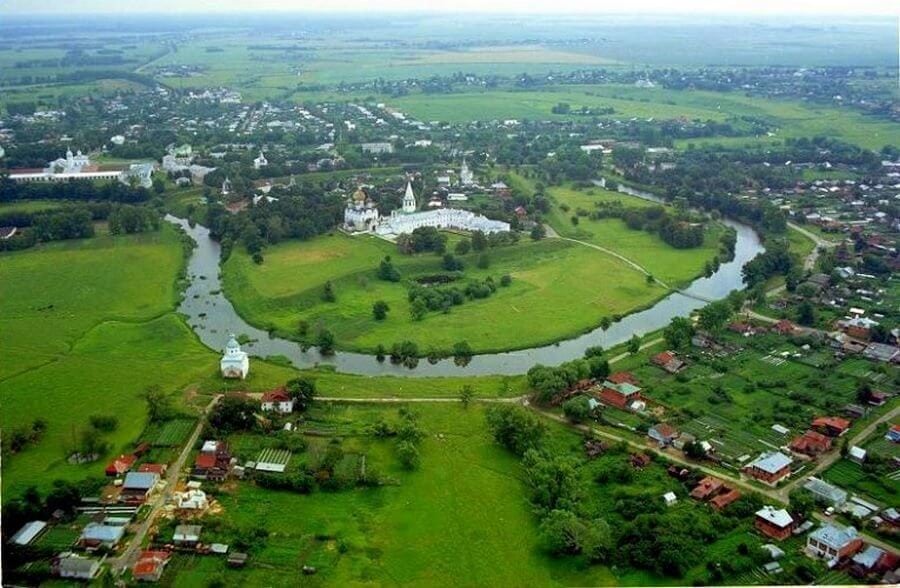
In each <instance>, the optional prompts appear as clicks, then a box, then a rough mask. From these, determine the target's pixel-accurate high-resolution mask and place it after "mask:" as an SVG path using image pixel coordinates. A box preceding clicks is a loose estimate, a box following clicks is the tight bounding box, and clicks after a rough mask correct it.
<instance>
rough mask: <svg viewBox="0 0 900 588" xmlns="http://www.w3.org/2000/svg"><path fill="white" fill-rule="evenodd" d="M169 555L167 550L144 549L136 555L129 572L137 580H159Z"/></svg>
mask: <svg viewBox="0 0 900 588" xmlns="http://www.w3.org/2000/svg"><path fill="white" fill-rule="evenodd" d="M170 557H171V554H170V553H169V552H168V551H153V550H149V549H148V550H144V551H142V552H141V554H140V556H138V560H137V562H136V563H135V564H134V567H133V568H132V569H131V574H132V575H133V576H134V579H135V580H138V581H142V582H159V579H160V578H161V577H162V574H163V571H164V570H165V567H166V564H167V563H169V558H170Z"/></svg>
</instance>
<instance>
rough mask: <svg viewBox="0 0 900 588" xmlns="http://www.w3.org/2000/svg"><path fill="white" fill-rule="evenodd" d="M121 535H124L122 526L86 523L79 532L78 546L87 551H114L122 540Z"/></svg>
mask: <svg viewBox="0 0 900 588" xmlns="http://www.w3.org/2000/svg"><path fill="white" fill-rule="evenodd" d="M123 535H125V526H124V525H107V524H105V523H88V524H87V525H86V526H85V527H84V529H82V531H81V537H79V539H78V545H79V546H80V547H83V548H85V549H88V550H94V549H100V548H105V549H114V548H115V547H116V546H117V545H118V544H119V541H121V540H122V536H123Z"/></svg>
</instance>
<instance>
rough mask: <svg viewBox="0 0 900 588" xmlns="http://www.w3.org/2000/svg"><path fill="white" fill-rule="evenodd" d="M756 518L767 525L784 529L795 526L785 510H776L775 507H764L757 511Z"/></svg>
mask: <svg viewBox="0 0 900 588" xmlns="http://www.w3.org/2000/svg"><path fill="white" fill-rule="evenodd" d="M756 516H757V517H759V518H761V519H763V520H764V521H766V522H767V523H770V524H772V525H775V526H776V527H778V528H779V529H783V528H785V527H788V526H790V525H792V524H794V519H793V517H791V515H790V514H789V513H788V511H786V510H785V509H783V508H781V509H776V508H775V507H774V506H764V507H762V508H761V509H759V510H758V511H756Z"/></svg>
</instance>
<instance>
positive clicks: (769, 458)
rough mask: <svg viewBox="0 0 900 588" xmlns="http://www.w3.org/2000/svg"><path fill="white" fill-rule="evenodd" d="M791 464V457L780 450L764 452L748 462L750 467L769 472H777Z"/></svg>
mask: <svg viewBox="0 0 900 588" xmlns="http://www.w3.org/2000/svg"><path fill="white" fill-rule="evenodd" d="M790 465H791V458H790V457H788V456H786V455H785V454H783V453H781V452H780V451H770V452H769V453H763V454H762V455H760V456H759V457H757V458H756V459H754V460H753V461H751V462H750V463H748V464H747V466H746V467H748V468H756V469H759V470H762V471H764V472H766V473H769V474H777V473H778V472H780V471H781V470H783V469H784V468H786V467H788V466H790Z"/></svg>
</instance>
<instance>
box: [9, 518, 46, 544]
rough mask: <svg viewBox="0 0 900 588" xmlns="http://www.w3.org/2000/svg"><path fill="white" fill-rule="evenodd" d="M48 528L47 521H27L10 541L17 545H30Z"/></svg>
mask: <svg viewBox="0 0 900 588" xmlns="http://www.w3.org/2000/svg"><path fill="white" fill-rule="evenodd" d="M46 528H47V523H45V522H44V521H31V522H30V523H25V525H23V526H22V528H21V529H19V530H18V531H16V534H15V535H13V536H12V538H11V539H10V540H9V542H10V543H14V544H16V545H30V544H31V542H32V541H34V540H35V539H37V538H38V536H39V535H40V534H41V533H43V532H44V530H45V529H46Z"/></svg>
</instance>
